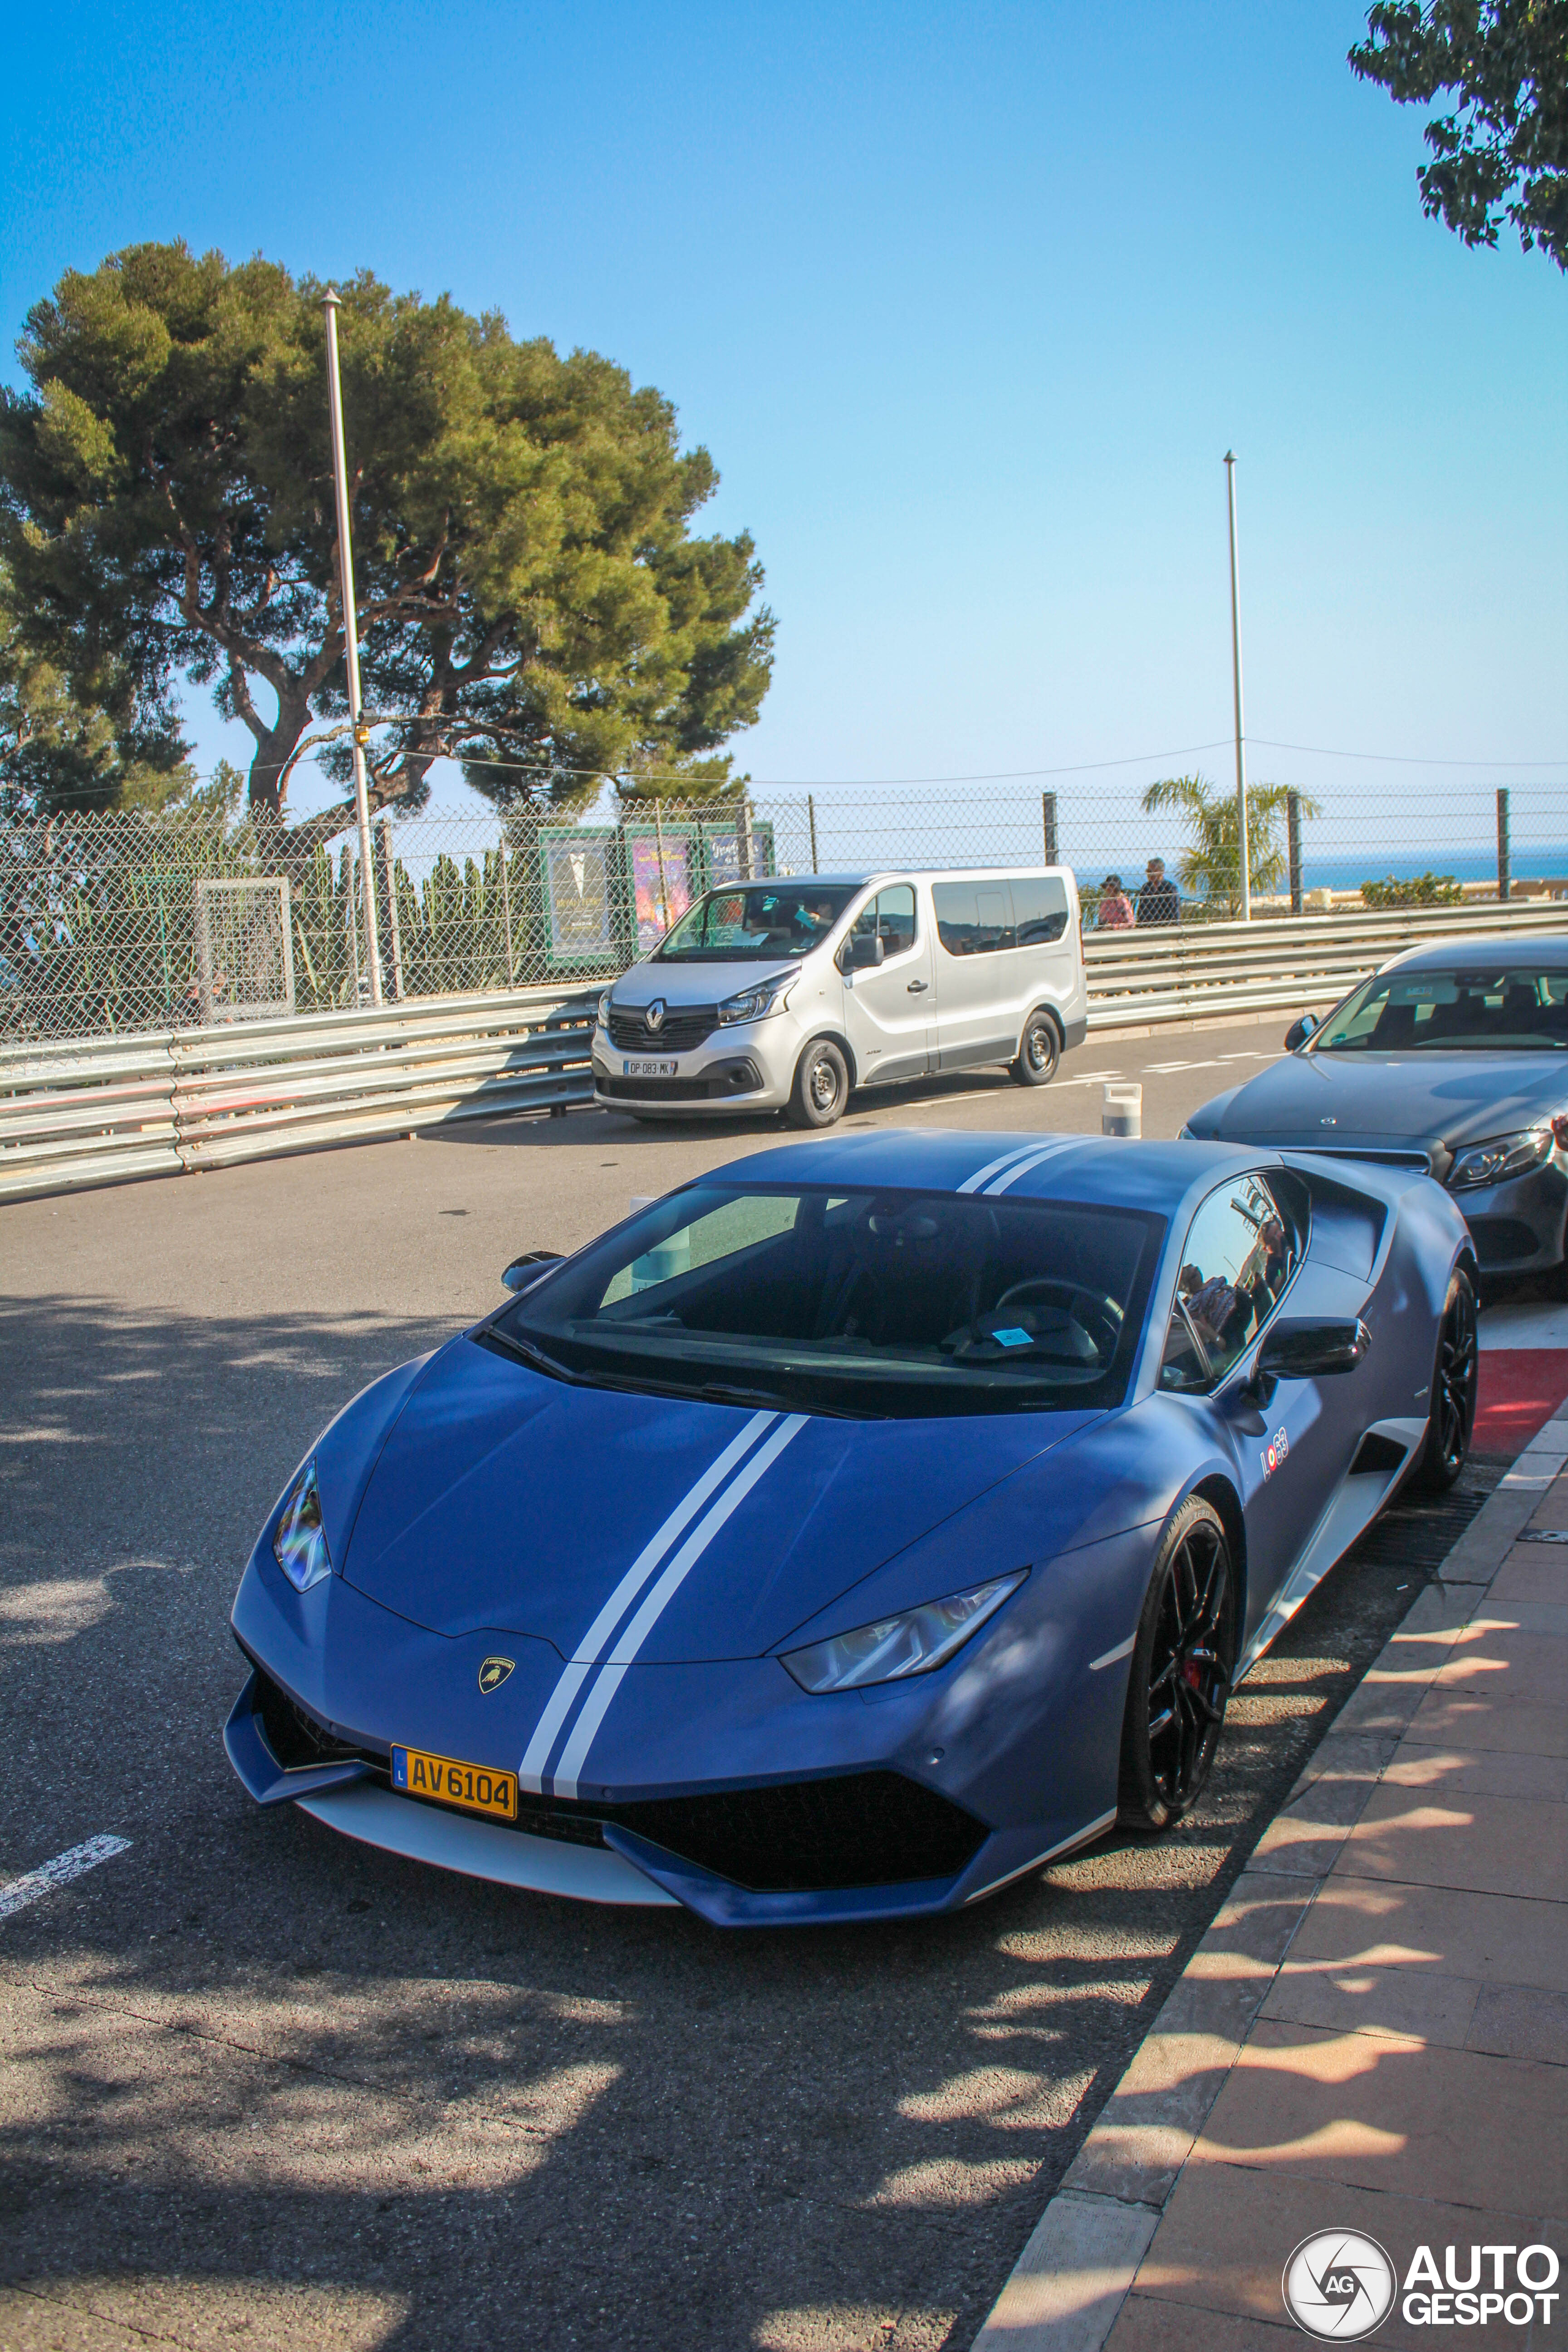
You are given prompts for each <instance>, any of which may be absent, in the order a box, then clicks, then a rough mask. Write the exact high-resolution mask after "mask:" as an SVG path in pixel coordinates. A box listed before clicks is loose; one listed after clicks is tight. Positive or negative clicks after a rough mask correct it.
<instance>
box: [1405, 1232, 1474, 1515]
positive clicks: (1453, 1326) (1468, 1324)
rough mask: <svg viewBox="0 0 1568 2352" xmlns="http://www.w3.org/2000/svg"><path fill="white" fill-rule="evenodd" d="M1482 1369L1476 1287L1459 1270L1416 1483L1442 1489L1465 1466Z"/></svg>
mask: <svg viewBox="0 0 1568 2352" xmlns="http://www.w3.org/2000/svg"><path fill="white" fill-rule="evenodd" d="M1480 1369H1481V1357H1480V1340H1479V1330H1478V1325H1477V1317H1476V1293H1475V1287H1474V1285H1473V1284H1472V1283H1471V1281H1470V1277H1469V1276H1468V1274H1465V1273H1462V1272H1461V1273H1458V1274H1456V1275H1455V1276H1453V1277H1452V1279H1451V1280H1450V1282H1449V1284H1448V1296H1447V1299H1446V1300H1445V1301H1444V1304H1443V1320H1442V1323H1441V1325H1440V1326H1439V1327H1438V1331H1437V1360H1436V1363H1435V1364H1434V1365H1433V1368H1432V1404H1431V1410H1430V1412H1429V1413H1428V1415H1427V1420H1426V1439H1425V1442H1424V1443H1423V1444H1422V1447H1421V1459H1420V1462H1419V1463H1418V1465H1416V1470H1415V1480H1416V1483H1417V1485H1419V1486H1425V1487H1426V1489H1427V1490H1428V1492H1431V1493H1436V1494H1441V1493H1442V1492H1443V1491H1444V1489H1445V1488H1447V1487H1448V1486H1452V1485H1453V1483H1454V1481H1455V1479H1456V1478H1457V1477H1458V1475H1459V1473H1460V1471H1461V1470H1462V1469H1463V1468H1464V1466H1465V1456H1466V1455H1467V1454H1468V1452H1469V1450H1470V1437H1471V1433H1473V1431H1474V1429H1475V1425H1476V1387H1477V1382H1478V1381H1479V1377H1480Z"/></svg>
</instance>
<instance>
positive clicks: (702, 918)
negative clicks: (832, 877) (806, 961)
mask: <svg viewBox="0 0 1568 2352" xmlns="http://www.w3.org/2000/svg"><path fill="white" fill-rule="evenodd" d="M860 888H861V885H860V884H859V883H858V882H820V883H819V882H747V883H742V884H741V885H740V886H739V887H736V888H731V889H726V890H710V892H709V894H708V896H707V897H706V898H700V899H699V900H698V902H697V904H696V906H695V907H693V908H691V909H690V911H689V913H687V914H684V915H682V917H681V919H680V920H679V923H677V924H676V926H675V929H673V930H672V931H671V932H670V934H669V937H668V939H667V940H665V942H664V944H663V946H662V947H660V948H658V950H656V951H655V955H654V958H653V961H655V962H656V963H776V962H777V961H778V960H779V958H780V957H781V956H803V955H809V954H810V952H811V950H812V949H813V948H815V947H819V946H820V945H821V943H822V941H823V940H825V939H826V937H827V935H828V933H829V932H830V931H831V930H832V929H833V927H834V925H835V923H837V920H838V919H839V917H840V916H841V915H842V914H843V912H844V910H845V908H847V906H848V905H849V904H850V902H851V901H852V900H853V899H855V898H858V896H859V893H860Z"/></svg>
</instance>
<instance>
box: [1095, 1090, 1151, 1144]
mask: <svg viewBox="0 0 1568 2352" xmlns="http://www.w3.org/2000/svg"><path fill="white" fill-rule="evenodd" d="M1142 1132H1143V1089H1142V1087H1141V1086H1138V1085H1135V1084H1134V1083H1133V1082H1132V1081H1131V1079H1125V1078H1119V1079H1118V1080H1117V1082H1116V1084H1115V1085H1114V1086H1110V1087H1105V1088H1104V1090H1103V1097H1102V1106H1101V1109H1100V1133H1101V1135H1138V1136H1141V1135H1142Z"/></svg>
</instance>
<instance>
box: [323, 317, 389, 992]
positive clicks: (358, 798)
mask: <svg viewBox="0 0 1568 2352" xmlns="http://www.w3.org/2000/svg"><path fill="white" fill-rule="evenodd" d="M321 308H322V310H324V311H325V312H326V316H327V398H328V403H329V405H330V407H331V417H332V480H333V482H334V484H335V486H336V488H337V498H338V585H339V591H340V593H341V594H342V607H343V666H344V667H345V668H346V669H347V671H348V680H349V724H350V727H351V729H352V730H353V762H354V814H355V815H356V817H357V818H358V819H359V871H360V887H361V889H362V891H363V898H364V945H365V961H367V963H368V964H369V966H370V1001H371V1003H373V1004H379V1003H381V942H380V940H379V939H378V937H377V932H376V919H375V868H374V866H373V864H372V863H371V855H370V793H369V790H368V787H367V785H366V783H365V773H364V741H365V736H366V735H367V733H368V732H369V730H368V729H367V728H366V726H365V724H364V721H363V717H362V715H361V714H362V710H363V705H362V704H361V701H360V691H359V620H358V615H357V614H356V611H355V608H354V559H353V546H352V544H351V542H350V540H349V478H348V463H347V460H346V459H345V457H344V456H343V394H342V385H341V384H340V383H339V382H338V309H339V303H338V296H337V292H336V289H334V288H332V287H331V286H329V287H328V289H327V290H326V292H325V294H324V295H323V296H322V298H321Z"/></svg>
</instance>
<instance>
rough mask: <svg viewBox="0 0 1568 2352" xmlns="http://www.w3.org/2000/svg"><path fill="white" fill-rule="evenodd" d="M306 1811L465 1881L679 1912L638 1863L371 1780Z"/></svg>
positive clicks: (321, 1797) (323, 1797)
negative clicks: (446, 1807)
mask: <svg viewBox="0 0 1568 2352" xmlns="http://www.w3.org/2000/svg"><path fill="white" fill-rule="evenodd" d="M296 1802H297V1803H298V1805H299V1808H300V1811H301V1812H302V1813H309V1814H310V1817H311V1818H312V1820H314V1821H318V1822H325V1823H326V1825H327V1827H328V1828H329V1829H331V1830H338V1831H340V1832H342V1835H343V1836H344V1837H351V1838H357V1839H358V1840H359V1841H360V1843H362V1844H363V1845H374V1846H379V1847H380V1848H381V1850H382V1852H383V1853H400V1854H404V1855H405V1856H406V1857H407V1859H408V1860H409V1861H410V1862H427V1863H433V1864H435V1866H436V1868H437V1870H456V1871H458V1872H460V1873H461V1874H462V1875H463V1876H464V1877H466V1878H489V1879H492V1880H494V1882H495V1883H496V1885H500V1886H521V1887H526V1888H527V1889H528V1891H529V1892H530V1893H531V1894H533V1895H567V1896H570V1897H571V1898H572V1900H573V1901H574V1902H578V1903H618V1904H634V1903H636V1904H647V1905H653V1906H658V1908H659V1909H661V1910H670V1911H675V1910H679V1908H680V1905H679V1902H678V1901H677V1898H676V1897H675V1896H674V1895H671V1894H669V1893H668V1891H667V1890H666V1889H665V1888H664V1887H662V1886H658V1885H655V1883H654V1881H653V1880H652V1879H651V1878H649V1877H648V1876H647V1874H645V1873H644V1872H643V1871H640V1870H639V1869H638V1868H637V1865H636V1864H635V1863H631V1862H628V1861H626V1858H625V1856H624V1855H621V1854H618V1853H610V1852H609V1851H608V1849H607V1848H605V1847H602V1846H578V1845H564V1844H562V1843H559V1842H558V1841H557V1840H555V1839H553V1838H539V1837H531V1836H530V1835H529V1833H528V1832H527V1831H526V1830H506V1829H499V1828H497V1827H495V1826H494V1825H493V1824H492V1823H491V1822H477V1821H469V1820H468V1819H467V1817H466V1816H465V1815H463V1814H462V1813H452V1812H442V1811H437V1808H436V1807H435V1806H434V1805H422V1804H421V1803H419V1801H417V1799H416V1798H412V1797H397V1796H394V1794H393V1793H392V1790H390V1789H383V1788H380V1787H377V1786H376V1785H375V1784H374V1783H373V1782H370V1781H366V1780H356V1781H353V1782H351V1783H350V1785H349V1786H348V1787H347V1788H342V1789H324V1790H321V1792H320V1793H319V1794H318V1795H315V1796H308V1797H300V1798H298V1799H297V1800H296Z"/></svg>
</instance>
